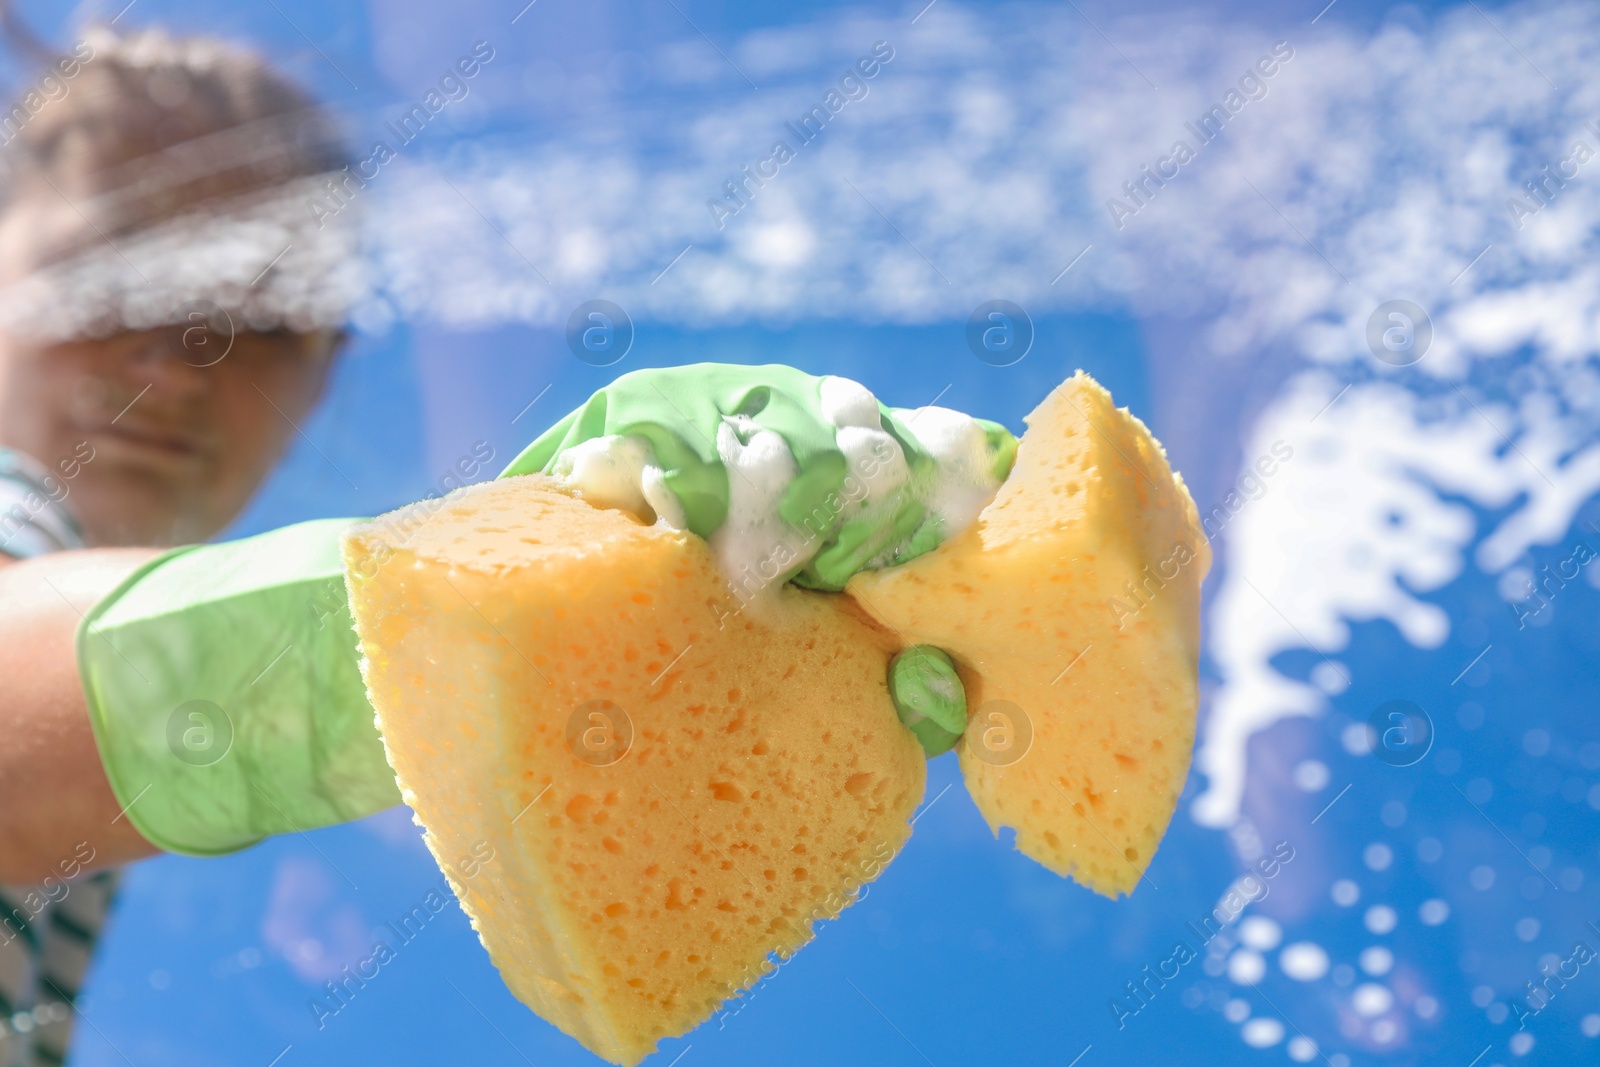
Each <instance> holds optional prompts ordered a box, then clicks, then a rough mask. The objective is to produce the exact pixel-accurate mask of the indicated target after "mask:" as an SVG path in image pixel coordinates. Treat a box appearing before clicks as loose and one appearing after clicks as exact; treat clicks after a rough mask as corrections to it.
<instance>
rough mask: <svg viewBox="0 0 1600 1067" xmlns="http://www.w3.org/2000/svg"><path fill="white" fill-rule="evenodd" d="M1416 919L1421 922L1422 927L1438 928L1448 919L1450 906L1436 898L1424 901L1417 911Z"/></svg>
mask: <svg viewBox="0 0 1600 1067" xmlns="http://www.w3.org/2000/svg"><path fill="white" fill-rule="evenodd" d="M1417 917H1418V918H1419V919H1421V920H1422V925H1424V926H1438V925H1440V924H1441V923H1443V922H1444V921H1445V920H1446V919H1448V918H1450V905H1448V904H1446V903H1445V902H1444V901H1442V900H1440V899H1439V898H1438V897H1434V898H1433V899H1432V900H1424V901H1423V902H1422V906H1421V907H1420V908H1418V909H1417Z"/></svg>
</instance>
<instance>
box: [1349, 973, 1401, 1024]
mask: <svg viewBox="0 0 1600 1067" xmlns="http://www.w3.org/2000/svg"><path fill="white" fill-rule="evenodd" d="M1350 1006H1351V1007H1352V1008H1354V1009H1355V1011H1356V1014H1357V1015H1364V1016H1366V1017H1367V1018H1369V1019H1370V1018H1372V1017H1373V1016H1375V1015H1382V1014H1383V1013H1384V1012H1386V1011H1388V1010H1389V1009H1390V1008H1392V1007H1394V994H1393V993H1392V992H1390V991H1389V987H1388V986H1386V985H1379V984H1378V983H1377V982H1363V983H1362V984H1361V985H1358V986H1356V989H1355V992H1354V993H1352V994H1350Z"/></svg>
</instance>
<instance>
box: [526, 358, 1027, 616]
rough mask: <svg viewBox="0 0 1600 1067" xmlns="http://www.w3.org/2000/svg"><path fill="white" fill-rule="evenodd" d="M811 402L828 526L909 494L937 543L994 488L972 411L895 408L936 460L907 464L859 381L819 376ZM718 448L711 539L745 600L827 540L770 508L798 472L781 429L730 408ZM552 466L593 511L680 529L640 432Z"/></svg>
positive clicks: (873, 563) (574, 450) (883, 509)
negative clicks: (841, 462)
mask: <svg viewBox="0 0 1600 1067" xmlns="http://www.w3.org/2000/svg"><path fill="white" fill-rule="evenodd" d="M820 399H821V407H822V414H823V416H824V417H825V418H826V419H827V420H828V421H829V422H830V423H832V424H833V426H834V427H835V433H834V440H835V443H836V444H837V446H838V448H839V451H840V452H841V453H843V454H844V457H845V462H846V464H847V475H846V480H845V484H844V486H843V488H842V489H841V490H840V491H839V492H838V493H837V494H834V495H833V496H831V497H830V498H829V499H828V503H827V504H826V505H825V506H824V507H823V509H821V510H823V511H824V512H825V514H824V515H823V516H822V517H821V520H819V521H823V522H825V524H826V525H825V528H826V529H832V528H833V527H834V520H835V519H837V520H839V524H840V525H842V524H844V523H851V522H862V521H865V522H869V523H870V522H874V521H875V520H877V519H878V518H880V517H881V518H882V519H883V520H884V521H888V519H889V517H890V515H892V514H893V513H894V512H895V511H896V510H897V509H898V508H899V507H900V506H901V504H902V503H903V502H904V501H905V500H906V499H907V498H908V497H911V498H914V499H916V500H919V501H920V502H921V503H922V504H923V505H924V506H925V507H926V508H927V511H928V520H927V521H929V522H933V523H935V524H937V527H938V540H940V541H943V540H946V539H948V538H950V537H953V536H955V535H956V534H958V533H960V532H961V531H963V530H965V529H966V528H967V527H969V526H971V525H972V524H973V523H974V522H976V521H977V518H978V514H979V513H980V512H981V511H982V510H983V509H984V507H985V506H987V505H988V503H989V501H990V500H992V499H994V495H995V493H996V492H997V491H998V490H999V488H1000V479H999V478H997V477H995V474H994V457H993V455H992V454H991V450H990V447H989V441H988V435H987V434H985V433H984V430H983V427H981V426H979V425H978V423H977V421H976V420H975V419H973V418H972V417H971V416H969V415H965V414H963V413H961V412H959V411H952V410H951V409H949V408H940V407H923V408H916V409H914V410H909V411H899V412H897V415H898V416H899V417H900V419H901V421H902V424H903V425H904V426H905V428H906V430H907V431H909V432H910V433H911V434H912V436H913V437H914V438H915V439H916V441H917V443H918V444H919V445H920V446H921V447H922V449H923V450H924V451H925V452H926V453H927V454H928V455H929V456H930V457H931V458H932V459H933V463H932V464H931V465H929V466H928V467H927V469H925V470H922V471H917V472H913V470H912V467H911V464H910V463H909V462H908V461H907V458H906V455H905V451H904V450H903V449H902V448H901V447H900V442H899V441H897V440H896V439H895V437H894V435H893V434H891V433H889V432H888V431H887V430H885V429H884V421H883V412H882V409H881V407H880V406H879V404H878V400H877V398H876V397H875V396H873V395H872V392H871V391H870V390H869V389H867V387H866V386H864V385H862V384H861V383H859V382H855V381H851V380H850V379H848V378H840V377H835V376H829V377H825V378H823V379H822V382H821V385H820ZM717 454H718V456H719V457H720V458H721V460H722V463H723V466H724V467H725V468H726V470H727V473H728V514H727V518H726V519H725V520H724V521H723V523H722V525H721V526H719V527H717V529H716V530H715V531H713V533H712V535H711V537H710V545H711V549H712V553H713V555H714V556H715V557H716V560H717V564H718V566H719V567H720V568H721V569H722V572H723V575H724V576H725V577H726V578H727V579H728V581H729V582H730V583H732V584H733V585H734V586H735V588H736V589H737V590H738V591H739V592H740V594H741V596H747V595H749V594H753V593H754V592H756V591H759V590H760V589H763V588H766V587H767V586H769V585H772V584H775V583H776V582H777V581H778V580H779V579H780V578H787V577H788V576H789V575H791V574H793V573H794V572H796V571H798V570H799V569H801V568H802V567H804V566H805V565H806V564H807V563H809V562H810V561H811V559H812V558H813V557H814V556H815V555H816V554H817V553H818V552H819V551H820V550H821V549H822V548H823V547H824V544H825V542H824V541H823V539H822V538H820V537H819V536H817V535H818V533H819V532H821V531H818V530H815V529H813V528H812V527H811V526H810V525H808V524H804V523H803V524H802V525H801V526H800V527H795V526H793V525H791V524H789V523H788V522H786V521H784V519H783V517H782V516H781V514H780V513H779V507H780V505H781V504H782V502H783V498H784V495H785V494H786V493H787V492H788V490H789V487H790V485H792V484H793V483H794V480H795V478H796V477H797V476H798V475H799V473H800V469H799V464H798V463H796V461H795V458H794V454H793V452H792V451H791V450H790V448H789V445H788V442H786V441H785V440H784V439H783V437H782V436H780V435H779V434H777V433H776V432H774V431H772V430H767V429H763V428H762V427H761V426H760V424H759V423H757V422H756V421H755V420H754V419H752V418H750V417H749V416H747V415H727V416H724V417H723V421H722V424H721V425H720V426H719V427H718V428H717ZM552 474H553V475H554V476H555V477H556V478H557V479H558V480H560V481H562V482H563V483H565V484H567V485H568V486H570V487H572V488H573V489H575V490H576V491H577V492H578V495H580V496H581V497H583V499H585V500H587V501H588V502H589V503H591V504H593V505H595V506H596V507H602V508H623V509H625V510H627V511H631V512H633V513H634V514H636V515H638V516H640V517H641V518H642V519H644V520H645V521H647V522H648V521H654V522H656V523H658V524H661V525H664V526H668V527H671V528H673V529H677V530H682V529H687V526H688V524H687V520H686V518H685V514H684V509H683V505H682V503H681V502H680V501H679V500H678V498H677V497H676V496H675V495H674V494H673V492H672V490H671V489H670V488H669V487H668V486H667V484H666V480H665V473H664V471H663V470H662V468H661V467H660V466H658V465H657V464H656V462H655V454H654V451H653V449H652V448H651V445H650V442H649V440H648V439H646V438H644V437H641V436H638V435H633V434H626V435H625V434H610V435H607V436H604V437H596V438H593V439H591V440H588V441H584V442H581V443H580V444H576V445H573V446H572V447H571V448H568V449H566V450H565V451H564V452H562V453H561V454H560V455H559V456H558V457H557V459H556V462H555V465H554V468H553V470H552ZM906 548H907V545H906V544H905V543H898V544H893V545H889V546H887V547H886V548H885V550H884V551H882V552H880V553H879V554H878V555H877V556H876V557H874V558H873V559H872V560H869V561H868V564H867V565H868V566H869V567H882V566H886V565H888V564H890V563H893V562H896V561H899V560H900V558H901V555H902V553H903V552H904V551H905V550H906Z"/></svg>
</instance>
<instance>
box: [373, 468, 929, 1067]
mask: <svg viewBox="0 0 1600 1067" xmlns="http://www.w3.org/2000/svg"><path fill="white" fill-rule="evenodd" d="M431 509H437V510H431ZM344 551H345V561H346V569H347V574H348V582H349V591H350V601H351V608H352V610H353V612H354V615H355V621H356V629H357V632H358V633H359V635H360V638H361V647H362V650H363V652H364V654H365V657H366V659H365V662H364V665H363V670H364V672H365V677H366V681H367V686H368V689H369V693H370V696H371V699H372V703H373V706H374V707H375V708H376V709H377V711H378V723H379V727H380V728H381V730H382V732H383V737H384V742H385V745H386V747H387V749H388V753H389V760H390V763H391V764H392V765H393V767H394V769H395V772H396V774H397V776H398V778H399V781H400V785H401V787H402V791H403V794H404V796H405V799H406V801H407V803H409V804H410V805H411V806H412V807H413V808H414V809H415V811H416V812H417V815H418V817H419V818H420V820H421V821H422V823H423V824H424V825H425V827H426V828H427V841H428V846H429V848H430V849H432V850H433V853H434V856H435V858H436V859H438V860H439V861H440V866H441V867H442V868H443V869H444V870H445V872H446V873H447V874H449V875H450V876H451V878H452V881H453V882H455V881H456V880H457V878H458V875H457V872H456V870H455V868H454V867H453V866H452V865H451V864H450V863H448V862H446V861H447V860H449V859H452V858H454V857H457V856H461V855H466V854H479V855H481V854H483V852H482V846H483V845H485V844H487V845H488V846H489V847H491V848H492V849H493V850H494V854H495V859H494V861H493V862H492V863H488V864H486V865H484V866H483V868H482V870H481V872H480V873H479V874H478V875H477V877H476V878H474V879H473V881H472V883H471V884H472V893H471V895H470V896H468V895H466V894H465V893H464V892H463V886H462V885H460V884H456V885H455V889H456V891H457V894H458V896H461V898H462V901H463V905H464V907H465V908H466V910H467V912H468V914H469V915H470V916H471V918H472V922H473V926H474V927H475V928H476V929H477V931H478V934H479V936H480V937H481V938H482V940H483V943H484V945H485V947H487V949H488V950H489V953H490V956H491V957H492V958H493V960H494V962H495V964H496V966H498V967H499V969H500V973H501V975H502V977H503V978H504V979H505V982H506V984H507V986H509V987H510V989H511V991H512V992H513V993H515V994H516V995H517V996H518V997H519V998H520V999H521V1000H523V1001H524V1002H525V1003H527V1004H528V1005H529V1006H531V1007H532V1008H533V1009H534V1010H535V1011H537V1012H538V1013H539V1014H540V1015H542V1016H543V1017H544V1018H546V1019H548V1020H549V1021H550V1022H552V1023H554V1024H555V1025H556V1026H559V1027H560V1028H561V1029H562V1030H565V1031H566V1032H567V1033H569V1034H571V1035H572V1036H573V1037H575V1038H577V1039H578V1040H579V1041H581V1042H582V1043H583V1044H584V1045H585V1046H586V1047H588V1048H589V1049H590V1050H592V1051H593V1052H595V1053H596V1054H598V1055H600V1056H603V1057H605V1058H607V1059H609V1060H611V1061H613V1062H616V1063H623V1064H631V1063H636V1062H638V1061H639V1060H641V1059H642V1058H644V1057H645V1056H646V1055H647V1054H649V1053H650V1052H651V1051H653V1050H654V1048H655V1045H656V1042H657V1041H658V1040H659V1039H661V1038H663V1037H667V1036H671V1035H676V1034H681V1033H683V1032H685V1031H686V1030H688V1029H689V1028H691V1027H693V1026H694V1025H696V1024H697V1023H699V1022H700V1021H701V1020H703V1019H705V1018H706V1017H708V1016H709V1015H710V1014H711V1013H712V1012H713V1011H715V1010H716V1008H717V1007H718V1005H720V1004H721V1003H722V1002H723V1001H724V1000H726V999H727V998H728V997H730V996H732V995H734V994H735V993H736V992H738V990H739V989H741V988H743V987H746V986H748V985H749V984H751V983H752V982H754V981H755V980H756V979H757V978H759V977H760V976H761V975H762V974H763V973H765V971H766V970H767V969H768V968H769V967H770V966H771V964H770V963H769V961H768V956H769V954H771V953H778V954H780V955H787V954H789V953H792V952H794V951H795V950H796V949H797V948H799V947H800V946H801V945H802V944H804V943H805V942H806V941H807V940H809V939H810V937H811V924H812V922H813V921H814V920H816V919H818V918H831V917H833V916H835V915H837V914H838V912H839V911H840V910H841V909H842V908H843V907H844V906H845V905H846V904H847V903H848V902H849V900H850V898H851V894H852V892H853V891H854V890H855V888H856V887H858V886H859V885H860V884H861V883H863V882H865V881H868V880H870V879H872V878H874V877H876V876H877V874H878V873H879V872H881V870H882V869H883V866H884V865H885V864H886V863H887V861H888V860H889V859H890V858H892V856H893V855H894V854H895V853H896V852H897V851H898V850H899V848H900V846H901V845H902V844H903V843H904V842H905V840H906V838H907V836H908V835H909V833H910V827H909V826H908V824H907V820H908V818H909V817H910V815H911V813H912V810H913V809H914V807H915V806H916V804H917V802H918V801H919V799H920V798H921V796H922V792H923V785H924V781H925V770H924V760H923V756H922V752H921V749H920V747H919V746H918V744H917V742H916V740H915V738H914V737H913V736H912V735H911V734H910V732H909V731H907V730H906V729H904V728H903V727H902V726H901V725H900V724H899V722H898V721H897V720H896V718H895V713H894V710H893V706H892V704H891V702H890V700H889V697H888V693H887V689H886V681H885V677H886V668H887V663H888V660H889V658H890V657H891V656H892V655H893V653H894V651H895V649H896V642H895V640H894V637H893V635H892V634H888V633H886V632H885V631H883V630H882V629H881V628H880V627H877V626H876V625H875V624H873V623H872V622H871V621H870V620H869V619H867V618H866V617H865V616H864V615H863V614H862V613H861V612H860V611H859V610H858V609H856V608H855V607H854V605H853V604H852V602H851V601H850V600H849V599H848V598H846V597H841V596H833V595H828V594H819V593H809V592H804V591H800V590H795V589H782V590H778V591H777V592H776V594H775V598H774V600H773V602H772V603H771V604H770V605H768V606H767V610H764V611H762V612H761V613H760V614H759V616H758V615H756V614H752V613H745V614H738V613H737V605H736V604H734V603H731V602H730V600H731V598H729V597H728V595H727V593H726V587H725V584H724V582H723V580H722V578H721V577H720V576H719V575H718V573H717V571H716V568H715V565H714V563H713V561H712V558H711V555H710V552H709V550H708V548H707V546H706V545H705V543H704V542H703V541H701V540H700V539H698V538H696V537H694V536H693V535H691V534H688V533H682V532H675V531H671V530H668V529H665V528H663V527H654V526H643V525H641V524H639V523H638V522H637V521H636V520H635V519H634V518H632V517H631V516H629V515H628V514H626V513H624V512H621V511H601V510H597V509H595V508H593V507H591V506H590V505H588V504H585V503H584V502H582V501H581V500H577V499H574V498H572V497H570V496H568V495H565V494H564V493H562V492H560V491H558V490H557V489H556V488H555V487H554V486H553V484H552V483H550V482H548V481H546V480H545V479H544V478H542V477H541V476H537V475H530V476H527V477H519V478H510V479H505V480H502V481H497V482H491V483H488V484H484V485H480V486H474V487H471V488H468V489H465V490H462V491H459V492H457V493H454V494H452V495H451V496H450V497H448V498H446V500H445V502H444V504H443V505H442V506H440V505H439V504H438V503H436V502H429V503H427V504H424V505H416V506H414V507H412V508H407V509H402V510H400V511H398V512H394V513H391V514H390V515H387V516H385V517H383V518H381V519H378V520H376V521H374V522H372V523H369V524H366V525H364V526H359V527H357V528H355V529H354V530H353V531H352V532H351V533H350V534H349V535H348V536H347V538H346V541H345V547H344Z"/></svg>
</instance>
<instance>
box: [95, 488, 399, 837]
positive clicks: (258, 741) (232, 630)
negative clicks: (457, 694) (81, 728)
mask: <svg viewBox="0 0 1600 1067" xmlns="http://www.w3.org/2000/svg"><path fill="white" fill-rule="evenodd" d="M355 521H357V520H354V519H324V520H320V521H317V522H307V523H301V524H299V525H297V526H289V527H285V528H284V529H281V530H274V531H272V532H271V533H266V534H262V535H260V536H258V537H249V538H245V539H244V540H240V541H230V542H227V543H224V544H218V545H200V546H194V547H189V548H180V549H175V550H174V551H172V552H168V553H166V554H165V555H162V556H160V557H157V558H156V559H154V560H152V561H151V562H149V563H147V564H146V565H145V566H143V567H141V568H140V569H139V570H138V571H137V572H135V573H134V574H133V575H131V576H130V577H129V578H128V579H127V580H126V581H124V582H123V583H122V585H121V586H119V587H118V588H117V589H116V590H114V591H113V592H112V593H111V594H110V595H109V596H107V597H106V598H105V599H103V600H102V601H100V603H99V604H97V605H95V607H94V608H92V609H91V610H90V611H89V613H88V614H87V615H86V616H85V617H84V620H83V622H82V624H81V625H80V626H79V628H78V665H79V669H80V671H81V674H82V677H83V691H84V696H85V698H86V699H87V702H88V706H89V717H90V721H91V722H92V724H93V726H94V732H95V737H96V739H97V741H98V742H99V746H100V755H101V761H102V763H103V764H104V765H105V769H106V775H107V777H108V778H109V779H110V782H111V787H112V789H113V791H114V792H115V793H116V796H117V800H118V802H119V803H121V804H122V805H124V807H125V811H126V815H127V818H128V819H129V820H130V821H131V822H132V823H133V825H134V826H135V827H136V828H138V830H139V832H140V833H142V834H143V835H144V836H145V837H146V838H147V839H148V840H149V841H150V842H151V843H152V844H155V845H157V846H159V847H161V848H163V849H166V850H167V851H169V852H179V853H185V854H189V855H216V854H219V853H225V852H232V851H235V850H237V849H241V848H245V847H247V846H249V845H253V844H255V843H256V842H258V841H260V840H261V839H263V838H265V837H268V836H270V835H273V834H282V833H290V832H293V831H299V830H307V829H310V828H312V827H317V826H327V825H330V824H332V823H339V822H347V821H349V820H351V819H356V818H360V817H361V816H363V815H369V814H371V813H373V812H376V811H382V810H383V809H385V808H389V807H393V806H394V805H396V804H398V803H400V791H399V789H398V788H397V787H396V786H395V781H394V773H393V772H392V771H391V770H390V769H389V764H388V761H387V760H386V758H385V757H384V752H383V744H382V742H381V741H380V740H379V738H378V730H377V726H376V724H375V721H374V719H375V716H374V714H373V710H372V707H371V705H369V704H368V703H367V697H366V687H365V685H364V684H363V683H362V681H361V672H360V669H359V668H358V666H357V664H358V662H359V652H358V650H357V646H356V636H355V631H354V629H353V628H352V623H351V618H350V610H349V604H348V601H347V599H346V595H345V585H344V567H343V565H342V563H341V561H340V557H339V536H340V534H341V533H343V531H344V530H345V528H346V527H348V526H349V525H350V524H351V523H352V522H355Z"/></svg>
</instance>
